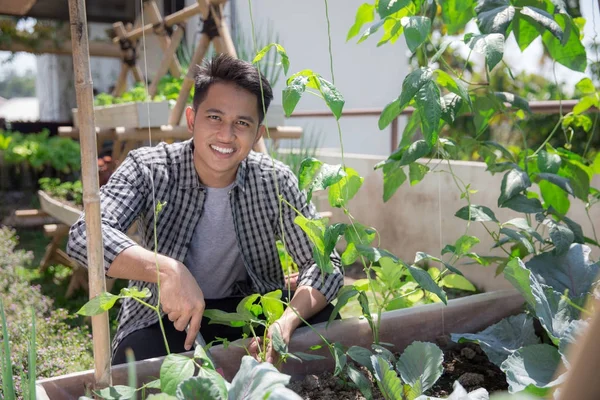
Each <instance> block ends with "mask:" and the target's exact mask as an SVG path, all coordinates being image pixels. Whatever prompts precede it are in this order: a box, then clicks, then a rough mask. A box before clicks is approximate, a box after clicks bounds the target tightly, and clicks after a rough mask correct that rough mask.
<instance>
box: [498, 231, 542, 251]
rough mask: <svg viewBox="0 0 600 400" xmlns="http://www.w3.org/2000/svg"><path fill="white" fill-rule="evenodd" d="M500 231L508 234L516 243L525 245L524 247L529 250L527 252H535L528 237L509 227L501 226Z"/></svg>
mask: <svg viewBox="0 0 600 400" xmlns="http://www.w3.org/2000/svg"><path fill="white" fill-rule="evenodd" d="M500 233H501V234H504V235H506V236H508V237H509V238H511V239H512V240H514V241H515V242H516V243H521V244H522V245H523V246H524V247H525V249H526V250H527V251H528V252H529V254H534V253H535V249H534V248H533V245H532V244H531V242H530V241H529V239H528V238H527V237H526V236H525V235H523V234H522V233H521V232H517V231H515V230H514V229H510V228H502V229H500Z"/></svg>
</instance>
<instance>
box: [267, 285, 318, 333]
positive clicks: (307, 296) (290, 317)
mask: <svg viewBox="0 0 600 400" xmlns="http://www.w3.org/2000/svg"><path fill="white" fill-rule="evenodd" d="M326 305H327V298H325V296H324V295H323V294H322V293H321V292H320V291H319V290H317V289H315V288H313V287H310V286H300V287H298V289H297V290H296V292H295V293H294V297H293V298H292V300H291V301H290V305H289V307H288V308H287V309H286V310H285V311H284V313H283V315H282V316H281V318H280V319H279V322H280V323H283V324H284V325H285V327H286V328H288V329H290V332H292V331H294V330H295V329H296V328H297V327H298V326H300V324H302V322H303V321H302V320H304V321H306V320H307V319H309V318H310V317H312V316H313V315H315V314H317V313H318V312H319V311H321V310H322V309H324V308H325V306H326ZM294 310H295V311H294ZM300 317H302V318H300Z"/></svg>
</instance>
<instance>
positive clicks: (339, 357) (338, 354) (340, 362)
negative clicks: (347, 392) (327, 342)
mask: <svg viewBox="0 0 600 400" xmlns="http://www.w3.org/2000/svg"><path fill="white" fill-rule="evenodd" d="M333 357H334V358H335V369H334V370H333V376H338V375H339V374H341V373H342V372H343V371H344V367H346V363H347V357H346V353H344V346H343V345H342V344H341V343H340V342H335V343H334V344H333Z"/></svg>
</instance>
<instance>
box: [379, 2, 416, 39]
mask: <svg viewBox="0 0 600 400" xmlns="http://www.w3.org/2000/svg"><path fill="white" fill-rule="evenodd" d="M409 9H410V8H409V7H407V8H404V9H403V10H401V11H398V12H397V13H396V14H394V16H393V17H390V18H386V19H385V22H384V23H383V35H382V36H381V39H380V40H379V42H377V47H379V46H381V45H384V44H386V43H387V42H390V43H396V40H398V38H399V37H400V35H401V34H402V33H403V31H404V30H403V29H402V22H400V20H399V18H400V19H401V18H402V16H403V15H408V14H409ZM400 14H403V15H400Z"/></svg>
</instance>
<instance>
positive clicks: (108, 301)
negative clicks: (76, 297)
mask: <svg viewBox="0 0 600 400" xmlns="http://www.w3.org/2000/svg"><path fill="white" fill-rule="evenodd" d="M119 298H120V297H119V296H117V295H114V294H112V293H109V292H103V293H100V294H99V295H98V296H96V297H94V298H93V299H91V300H90V301H88V302H87V303H85V304H84V305H83V307H81V308H80V309H79V311H77V314H79V315H86V316H93V315H98V314H102V313H103V312H105V311H108V310H110V309H111V308H112V307H113V306H114V305H115V303H116V302H117V300H119Z"/></svg>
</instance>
